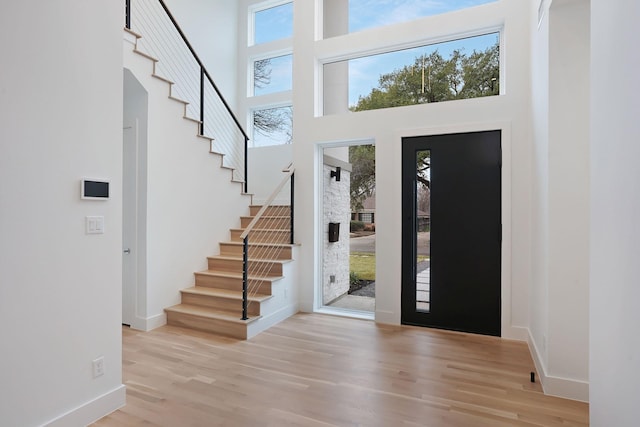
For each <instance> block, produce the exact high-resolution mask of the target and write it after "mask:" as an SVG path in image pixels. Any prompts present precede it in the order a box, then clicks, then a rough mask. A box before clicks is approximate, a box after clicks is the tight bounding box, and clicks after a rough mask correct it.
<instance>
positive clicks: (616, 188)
mask: <svg viewBox="0 0 640 427" xmlns="http://www.w3.org/2000/svg"><path fill="white" fill-rule="evenodd" d="M591 9H592V10H591V46H592V48H591V94H592V97H591V159H592V162H591V232H590V238H591V245H590V247H591V270H590V290H591V295H590V297H591V299H590V347H589V349H590V366H589V375H590V411H591V425H592V426H594V427H604V426H621V427H630V426H636V425H637V424H638V396H640V371H639V370H638V367H639V366H640V359H639V355H640V334H639V333H638V325H640V311H639V310H638V301H640V286H638V284H639V283H640V279H639V277H640V264H639V263H638V242H640V225H639V224H640V223H639V222H638V218H640V188H639V186H638V183H640V168H638V164H637V163H638V159H639V158H640V145H639V144H638V141H639V140H640V138H639V136H640V121H639V120H638V112H639V111H640V101H639V98H638V93H640V81H639V80H638V68H639V67H640V51H639V50H638V46H637V40H638V38H639V36H640V31H639V30H638V22H640V3H638V2H637V1H634V0H591Z"/></svg>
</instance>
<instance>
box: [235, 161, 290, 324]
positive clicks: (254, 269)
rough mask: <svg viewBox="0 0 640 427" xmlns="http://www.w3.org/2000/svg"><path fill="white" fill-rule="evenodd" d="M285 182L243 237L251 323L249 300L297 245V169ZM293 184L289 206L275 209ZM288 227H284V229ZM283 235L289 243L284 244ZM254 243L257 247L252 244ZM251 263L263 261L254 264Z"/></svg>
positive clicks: (245, 296) (244, 294)
mask: <svg viewBox="0 0 640 427" xmlns="http://www.w3.org/2000/svg"><path fill="white" fill-rule="evenodd" d="M283 172H284V173H285V176H284V178H283V179H282V181H281V182H280V184H279V185H278V186H277V187H276V188H275V190H274V191H273V192H272V193H271V195H270V196H269V198H268V199H267V201H266V202H265V203H264V204H263V205H262V207H261V208H260V210H259V211H258V213H257V214H256V215H255V216H254V217H253V219H252V220H251V222H250V223H249V224H248V225H247V227H246V228H245V229H244V231H243V232H242V234H241V235H240V239H241V240H242V320H247V319H248V304H249V299H250V298H251V297H252V296H254V295H255V294H256V293H257V292H258V290H259V286H260V283H261V280H263V279H265V278H267V277H268V276H269V273H270V271H271V267H272V266H273V265H274V264H275V263H276V262H277V261H276V260H279V259H281V254H282V253H283V251H284V250H285V249H286V248H288V247H290V245H292V244H293V243H294V234H293V225H294V216H293V213H294V210H295V209H294V190H295V169H294V167H293V165H292V164H291V165H289V167H287V168H286V169H284V170H283ZM287 183H289V193H290V194H289V195H288V197H289V205H274V204H273V203H274V200H276V198H277V197H278V196H279V195H281V194H282V192H283V190H284V189H285V185H286V184H287ZM283 226H284V227H283ZM283 231H284V232H285V233H286V234H288V236H287V235H286V234H285V237H286V242H283ZM250 238H251V241H252V242H254V243H251V244H250V243H249V242H250ZM251 260H260V261H261V262H260V263H254V264H252V263H251V262H250V261H251Z"/></svg>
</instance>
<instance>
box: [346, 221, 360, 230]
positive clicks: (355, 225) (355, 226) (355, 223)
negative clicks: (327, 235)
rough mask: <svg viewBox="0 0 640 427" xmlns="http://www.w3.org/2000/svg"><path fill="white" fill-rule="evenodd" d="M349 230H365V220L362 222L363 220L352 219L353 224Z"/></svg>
mask: <svg viewBox="0 0 640 427" xmlns="http://www.w3.org/2000/svg"><path fill="white" fill-rule="evenodd" d="M349 230H350V231H351V232H353V231H362V230H364V222H362V221H351V224H350V225H349Z"/></svg>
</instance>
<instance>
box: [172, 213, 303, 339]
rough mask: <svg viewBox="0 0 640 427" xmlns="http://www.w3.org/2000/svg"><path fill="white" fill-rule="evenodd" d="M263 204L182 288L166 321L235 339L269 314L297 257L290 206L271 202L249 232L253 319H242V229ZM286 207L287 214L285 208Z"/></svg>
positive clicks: (242, 335) (249, 314) (248, 305)
mask: <svg viewBox="0 0 640 427" xmlns="http://www.w3.org/2000/svg"><path fill="white" fill-rule="evenodd" d="M260 208H261V206H250V208H249V209H250V212H249V213H250V216H246V217H241V221H240V222H241V228H234V229H231V239H230V241H228V242H220V254H219V255H215V256H210V257H208V259H207V264H208V268H207V270H204V271H199V272H195V273H194V277H195V285H194V286H193V287H190V288H187V289H183V290H181V291H180V292H181V304H178V305H174V306H172V307H169V308H166V309H165V312H166V314H167V324H169V325H174V326H181V327H185V328H191V329H197V330H200V331H205V332H211V333H215V334H219V335H225V336H229V337H233V338H239V339H247V337H248V336H249V335H248V328H249V325H250V324H252V323H253V322H257V321H259V320H260V318H261V317H263V316H265V315H267V314H268V313H265V312H264V305H265V302H266V301H268V300H270V299H271V298H273V287H274V286H275V285H276V284H277V282H278V280H280V279H282V278H283V265H284V264H285V263H287V262H290V261H291V260H292V259H293V255H292V249H293V245H291V244H289V241H290V239H291V234H290V233H291V232H290V229H289V227H290V222H291V218H290V216H289V215H288V209H289V208H288V207H286V209H283V208H284V207H283V206H270V207H268V208H267V210H266V211H265V216H263V217H262V218H261V219H260V220H258V224H259V225H258V228H256V229H254V230H253V231H252V232H251V234H250V235H249V282H250V289H249V292H248V294H249V298H248V304H247V311H248V317H249V318H248V319H247V320H242V250H243V248H242V241H241V239H240V234H242V232H243V231H244V228H245V227H247V225H248V224H249V222H251V220H252V219H253V216H254V215H256V214H257V212H258V211H259V210H260ZM283 210H286V211H287V215H283V214H282V211H283Z"/></svg>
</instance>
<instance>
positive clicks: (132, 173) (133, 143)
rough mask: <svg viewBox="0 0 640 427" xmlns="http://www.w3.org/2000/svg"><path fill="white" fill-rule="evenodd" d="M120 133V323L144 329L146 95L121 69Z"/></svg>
mask: <svg viewBox="0 0 640 427" xmlns="http://www.w3.org/2000/svg"><path fill="white" fill-rule="evenodd" d="M123 81H124V87H123V95H124V96H123V100H124V102H123V131H122V323H123V324H124V325H128V326H131V327H132V328H134V329H140V330H147V329H148V328H147V320H146V316H147V313H146V301H147V291H146V224H147V222H146V221H147V192H146V188H147V122H148V94H147V91H146V90H145V89H144V87H143V86H142V85H141V84H140V82H139V81H138V80H137V79H136V78H135V76H134V75H133V73H131V71H130V70H127V69H124V79H123Z"/></svg>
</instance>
